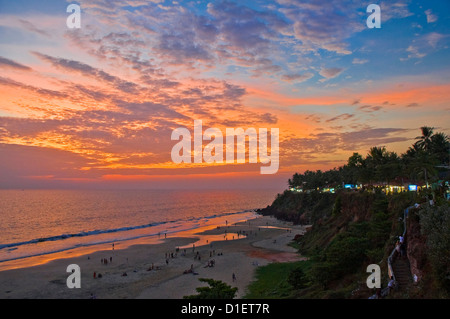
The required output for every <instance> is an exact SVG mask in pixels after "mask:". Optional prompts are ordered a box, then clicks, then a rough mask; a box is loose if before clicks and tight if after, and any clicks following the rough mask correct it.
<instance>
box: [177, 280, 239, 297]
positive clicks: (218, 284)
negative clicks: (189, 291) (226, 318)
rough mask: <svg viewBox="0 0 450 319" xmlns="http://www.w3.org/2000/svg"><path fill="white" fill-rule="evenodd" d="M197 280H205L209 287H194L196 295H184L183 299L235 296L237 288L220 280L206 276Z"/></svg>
mask: <svg viewBox="0 0 450 319" xmlns="http://www.w3.org/2000/svg"><path fill="white" fill-rule="evenodd" d="M199 280H200V281H201V282H206V283H207V284H208V285H209V287H199V288H196V290H197V292H198V294H197V295H190V296H184V297H183V298H184V299H233V298H234V297H235V296H236V292H237V290H238V289H237V288H236V287H231V286H229V285H227V284H226V283H224V282H222V281H220V280H214V279H207V278H200V279H199Z"/></svg>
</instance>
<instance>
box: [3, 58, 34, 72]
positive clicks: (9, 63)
mask: <svg viewBox="0 0 450 319" xmlns="http://www.w3.org/2000/svg"><path fill="white" fill-rule="evenodd" d="M0 67H5V68H12V69H17V70H21V71H30V70H31V68H30V67H28V66H26V65H23V64H20V63H17V62H15V61H13V60H10V59H7V58H4V57H1V56H0Z"/></svg>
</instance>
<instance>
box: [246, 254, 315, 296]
mask: <svg viewBox="0 0 450 319" xmlns="http://www.w3.org/2000/svg"><path fill="white" fill-rule="evenodd" d="M310 266H311V262H310V261H300V262H289V263H272V264H268V265H267V266H264V267H259V268H258V269H257V270H256V280H255V281H254V282H253V283H251V284H250V286H249V287H248V292H247V294H246V295H245V298H248V299H289V298H293V297H294V293H295V289H298V288H300V287H303V286H304V287H306V286H308V285H309V282H307V280H308V278H307V277H306V276H304V275H302V273H303V274H305V273H306V272H307V271H308V270H309V268H310ZM297 285H299V286H297Z"/></svg>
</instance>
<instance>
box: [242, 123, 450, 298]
mask: <svg viewBox="0 0 450 319" xmlns="http://www.w3.org/2000/svg"><path fill="white" fill-rule="evenodd" d="M421 130H422V135H421V136H419V137H417V138H416V139H417V141H416V142H415V143H414V144H413V145H412V146H411V147H410V148H409V149H408V151H407V152H406V153H405V154H402V155H401V156H398V155H397V154H395V153H393V152H388V151H387V150H386V149H385V148H384V147H373V148H371V149H370V151H369V153H368V155H367V156H366V157H365V158H364V157H363V156H361V155H360V154H357V153H355V154H353V155H352V156H351V157H350V158H349V159H348V162H347V164H346V165H344V166H343V167H340V168H335V169H332V170H329V171H325V172H322V171H320V170H319V171H316V172H311V171H306V172H304V173H303V174H298V173H296V174H294V176H293V178H292V179H290V180H289V186H290V188H295V189H297V190H302V192H295V191H290V190H286V191H285V192H284V193H282V194H279V195H278V196H277V198H276V199H275V201H274V202H273V203H272V205H270V206H268V207H267V208H265V209H263V210H261V211H260V213H261V214H263V215H273V216H275V217H276V218H278V219H282V220H287V221H291V222H294V223H296V224H310V225H312V227H311V228H310V230H309V231H308V232H307V233H306V234H305V235H304V236H301V237H300V238H297V240H296V241H295V243H293V244H292V246H293V247H296V248H297V249H298V250H299V253H301V254H302V256H305V257H308V258H309V260H308V261H302V262H298V263H281V264H279V263H275V264H269V265H268V266H265V267H261V268H259V269H258V271H257V280H256V281H255V282H254V283H253V284H252V285H251V286H250V287H249V293H248V295H247V297H248V298H255V299H256V298H368V297H369V296H371V295H372V294H373V293H374V292H373V291H370V290H369V289H368V288H367V286H366V279H367V276H368V274H367V273H366V267H367V265H369V264H379V265H380V267H381V271H382V283H384V285H385V284H386V283H387V281H388V276H387V273H388V272H387V258H388V256H389V254H390V253H391V251H392V249H393V247H394V244H395V242H396V240H397V238H398V235H400V234H402V233H403V212H404V210H405V209H406V208H407V207H410V206H413V205H414V204H415V203H419V204H421V206H422V208H421V209H420V210H419V209H416V208H412V209H410V210H409V214H410V215H409V216H410V218H409V219H408V227H409V228H410V230H409V231H410V232H413V234H411V244H412V245H414V254H417V256H418V257H417V260H416V261H418V262H417V263H416V264H417V265H419V266H420V267H421V268H422V269H420V270H421V271H423V273H424V274H426V275H424V276H423V279H422V281H421V282H420V284H419V285H415V286H414V287H413V288H412V289H411V291H409V290H408V291H404V292H402V293H401V296H402V298H405V297H430V298H434V297H436V296H437V297H439V298H440V297H442V296H449V293H450V208H449V204H448V201H447V200H446V199H445V196H446V192H448V181H449V178H450V176H449V170H448V166H449V154H450V142H449V138H448V136H446V135H445V134H443V133H436V134H434V133H433V128H430V127H426V126H425V127H422V128H421ZM406 180H408V181H415V182H416V183H417V184H418V185H426V187H423V188H421V189H419V190H418V191H417V192H407V191H400V192H382V191H381V188H378V187H379V186H380V185H386V184H390V183H393V182H396V183H397V184H400V185H401V184H404V181H406ZM344 183H349V184H358V185H364V186H363V187H362V188H360V189H359V190H351V191H348V190H346V189H343V187H342V185H343V184H344ZM430 184H431V185H430ZM429 186H431V187H429ZM331 187H333V188H335V189H336V192H335V193H332V192H322V191H321V190H322V189H323V188H331ZM430 199H433V203H434V204H433V205H432V206H430V205H429V200H430ZM423 207H425V208H423ZM407 236H408V234H407ZM413 237H414V240H412V239H413ZM394 295H395V294H394ZM393 298H395V296H393Z"/></svg>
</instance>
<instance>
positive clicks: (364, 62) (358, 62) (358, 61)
mask: <svg viewBox="0 0 450 319" xmlns="http://www.w3.org/2000/svg"><path fill="white" fill-rule="evenodd" d="M367 62H369V60H367V59H359V58H354V59H353V61H352V63H353V64H366V63H367Z"/></svg>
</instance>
